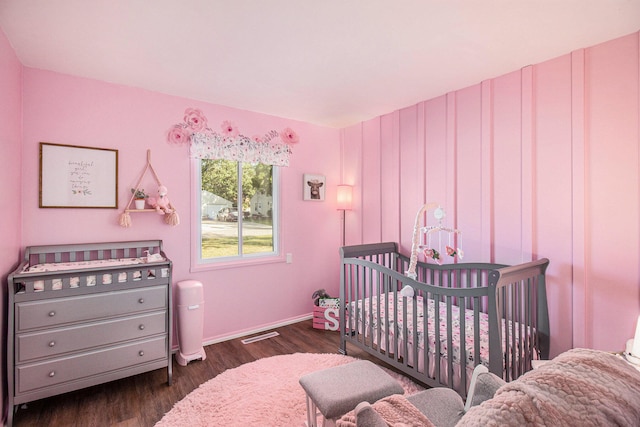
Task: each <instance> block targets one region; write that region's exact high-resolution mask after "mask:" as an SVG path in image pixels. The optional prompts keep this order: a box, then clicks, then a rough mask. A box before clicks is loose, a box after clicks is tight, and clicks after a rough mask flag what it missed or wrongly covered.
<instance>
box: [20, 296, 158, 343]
mask: <svg viewBox="0 0 640 427" xmlns="http://www.w3.org/2000/svg"><path fill="white" fill-rule="evenodd" d="M160 309H167V287H166V286H154V287H149V288H138V289H128V290H125V291H114V292H105V293H96V294H89V295H80V296H77V297H67V298H54V299H50V300H43V301H30V302H21V303H17V304H16V309H15V321H16V331H17V332H20V331H27V330H30V329H35V328H43V327H53V326H57V325H64V324H69V323H75V322H82V321H89V320H93V319H104V318H107V317H112V316H122V315H127V314H130V313H131V314H132V313H136V312H143V311H150V310H160Z"/></svg>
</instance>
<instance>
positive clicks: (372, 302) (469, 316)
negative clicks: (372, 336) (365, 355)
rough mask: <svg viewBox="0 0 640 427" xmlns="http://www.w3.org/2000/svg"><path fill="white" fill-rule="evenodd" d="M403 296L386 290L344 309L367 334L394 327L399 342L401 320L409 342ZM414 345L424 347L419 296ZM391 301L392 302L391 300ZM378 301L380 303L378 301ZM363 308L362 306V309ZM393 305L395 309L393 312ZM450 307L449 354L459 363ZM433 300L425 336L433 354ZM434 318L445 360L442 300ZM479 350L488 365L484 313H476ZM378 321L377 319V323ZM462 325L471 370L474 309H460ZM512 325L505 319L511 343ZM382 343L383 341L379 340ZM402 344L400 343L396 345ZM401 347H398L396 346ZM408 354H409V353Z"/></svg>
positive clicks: (410, 322)
mask: <svg viewBox="0 0 640 427" xmlns="http://www.w3.org/2000/svg"><path fill="white" fill-rule="evenodd" d="M403 299H404V297H403V296H402V295H400V294H399V293H397V294H396V298H394V295H393V293H389V294H386V297H385V295H384V294H383V295H380V296H376V297H374V298H371V299H370V298H365V299H361V300H358V301H357V309H356V307H355V304H356V302H355V301H354V302H351V303H350V307H349V310H348V312H349V313H351V316H352V322H355V324H357V325H359V326H360V325H363V324H364V326H365V328H364V331H361V332H364V333H368V331H369V330H374V331H376V330H377V329H378V327H380V331H381V332H382V336H384V335H385V334H386V331H387V330H388V331H389V336H390V337H394V336H395V331H396V328H395V326H396V324H397V326H398V328H397V333H398V334H397V336H395V337H396V338H397V339H398V341H399V342H403V341H404V339H405V337H404V332H405V328H404V326H405V323H406V327H407V340H408V342H409V343H410V344H413V343H414V342H415V340H414V336H413V331H414V316H413V304H407V321H406V322H405V320H404V316H403V312H402V308H401V307H402V305H403ZM416 299H417V304H416V305H417V316H416V317H417V319H418V325H417V335H418V337H417V338H418V339H417V344H418V348H419V349H420V352H422V351H423V350H424V336H425V333H424V321H423V320H422V319H424V310H423V307H424V304H423V299H422V297H421V296H417V297H416ZM394 300H395V302H394ZM378 302H379V303H380V304H378ZM363 307H364V308H363ZM396 307H397V308H398V310H397V311H396ZM452 308H453V309H452V310H451V324H452V327H451V330H452V334H451V342H452V349H453V351H452V354H453V359H452V360H453V362H454V363H456V364H460V355H461V346H460V342H461V341H460V340H461V337H460V323H461V320H460V308H459V307H458V306H457V305H455V304H452ZM435 310H436V308H435V301H434V300H433V299H427V334H426V335H427V337H428V340H429V344H428V348H429V349H430V352H431V353H432V354H433V352H434V351H435V348H436V329H435V324H436V316H435ZM354 313H358V319H357V321H356V319H355V318H354V317H355V314H354ZM438 314H439V316H438V320H439V324H440V325H439V328H438V329H439V333H440V335H439V337H440V357H441V358H443V359H446V358H447V357H448V339H447V336H448V333H447V331H448V328H447V325H448V322H447V319H448V318H447V305H446V304H445V303H444V302H441V303H440V304H439V307H438ZM478 316H479V322H478V323H479V338H480V339H479V349H480V363H482V364H483V365H485V366H488V365H489V318H488V315H487V314H486V313H482V312H479V313H478ZM378 320H380V322H378ZM464 320H465V322H464V324H465V333H464V343H465V349H466V353H467V354H466V366H467V368H468V369H471V370H473V368H474V367H475V365H477V363H476V361H475V356H474V349H475V348H476V343H475V342H474V336H475V335H474V331H475V325H474V311H473V310H472V309H464ZM502 326H503V329H504V327H505V322H504V320H503V325H502ZM512 326H513V324H512V323H511V322H509V330H510V331H514V334H515V340H514V341H515V344H516V345H517V344H518V343H519V342H520V339H519V330H520V325H518V324H516V325H515V327H512ZM380 344H381V345H383V344H384V343H380ZM400 347H402V346H400ZM400 350H402V348H400ZM409 356H411V355H409Z"/></svg>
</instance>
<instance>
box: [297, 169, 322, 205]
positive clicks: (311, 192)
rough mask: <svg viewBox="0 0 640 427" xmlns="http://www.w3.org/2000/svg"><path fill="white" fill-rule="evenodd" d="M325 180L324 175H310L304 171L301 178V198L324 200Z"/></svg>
mask: <svg viewBox="0 0 640 427" xmlns="http://www.w3.org/2000/svg"><path fill="white" fill-rule="evenodd" d="M325 188H326V182H325V177H324V175H312V174H308V173H305V174H304V175H303V180H302V195H303V196H302V198H303V200H312V201H316V202H321V201H323V200H324V191H325Z"/></svg>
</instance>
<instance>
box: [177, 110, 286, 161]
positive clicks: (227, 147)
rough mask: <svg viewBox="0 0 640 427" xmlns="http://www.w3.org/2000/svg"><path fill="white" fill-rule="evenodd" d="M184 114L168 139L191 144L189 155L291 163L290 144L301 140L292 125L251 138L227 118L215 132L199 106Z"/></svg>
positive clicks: (199, 157) (200, 157) (197, 157)
mask: <svg viewBox="0 0 640 427" xmlns="http://www.w3.org/2000/svg"><path fill="white" fill-rule="evenodd" d="M184 114H185V116H184V122H183V123H178V124H176V125H174V126H173V127H172V128H171V129H170V130H169V132H168V134H167V141H168V142H169V143H171V144H177V145H183V144H184V145H189V150H190V156H191V157H193V158H196V159H225V160H233V161H238V162H244V163H252V164H256V163H263V164H267V165H273V166H289V158H290V156H291V144H295V143H297V142H298V135H297V134H296V133H295V132H294V131H293V130H291V129H290V128H286V129H284V130H282V131H281V132H278V131H275V130H272V131H269V132H267V133H266V134H265V135H255V136H252V137H251V138H249V137H247V136H244V135H241V134H240V132H239V130H238V128H236V126H235V124H233V123H232V122H230V121H228V120H225V121H224V122H222V125H221V130H220V132H214V131H213V130H212V129H211V128H209V127H208V126H207V118H206V117H205V116H204V114H202V111H200V110H199V109H197V108H188V109H187V110H186V111H185V113H184Z"/></svg>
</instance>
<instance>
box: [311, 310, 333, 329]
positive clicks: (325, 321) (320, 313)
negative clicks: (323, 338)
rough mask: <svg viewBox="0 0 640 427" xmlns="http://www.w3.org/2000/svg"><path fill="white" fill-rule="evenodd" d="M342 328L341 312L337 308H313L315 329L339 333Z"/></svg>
mask: <svg viewBox="0 0 640 427" xmlns="http://www.w3.org/2000/svg"><path fill="white" fill-rule="evenodd" d="M339 326H340V311H339V309H338V308H337V307H335V308H334V307H317V306H314V307H313V327H314V328H315V329H324V330H326V331H337V330H338V328H339Z"/></svg>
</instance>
